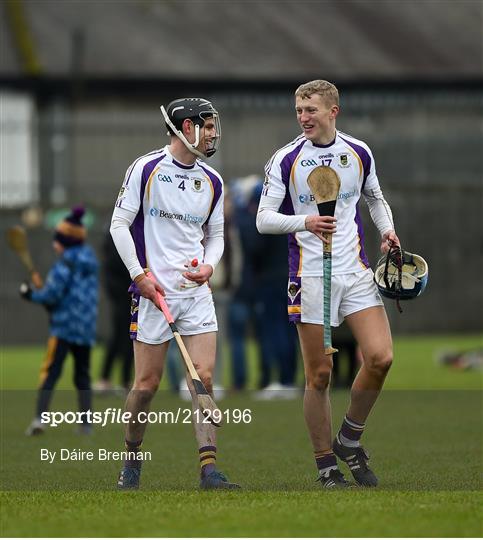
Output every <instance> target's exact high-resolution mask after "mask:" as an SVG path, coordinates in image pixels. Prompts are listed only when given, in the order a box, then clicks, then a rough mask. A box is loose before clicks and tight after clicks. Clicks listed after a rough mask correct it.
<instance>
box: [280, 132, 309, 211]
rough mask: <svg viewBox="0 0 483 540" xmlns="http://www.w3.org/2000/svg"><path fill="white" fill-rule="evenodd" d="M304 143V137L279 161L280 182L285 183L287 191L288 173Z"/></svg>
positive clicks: (288, 183)
mask: <svg viewBox="0 0 483 540" xmlns="http://www.w3.org/2000/svg"><path fill="white" fill-rule="evenodd" d="M305 143H306V140H305V139H304V140H303V141H302V142H301V143H300V144H298V145H297V146H296V147H295V148H294V149H293V150H292V151H290V152H289V153H288V154H286V155H285V156H284V158H283V159H282V161H281V162H280V170H281V171H282V182H283V183H284V184H285V187H286V188H287V193H288V189H289V185H290V173H291V172H292V166H293V164H294V162H295V160H296V159H297V156H298V155H299V153H300V150H301V149H302V146H303V145H304V144H305ZM291 215H293V206H292V214H291Z"/></svg>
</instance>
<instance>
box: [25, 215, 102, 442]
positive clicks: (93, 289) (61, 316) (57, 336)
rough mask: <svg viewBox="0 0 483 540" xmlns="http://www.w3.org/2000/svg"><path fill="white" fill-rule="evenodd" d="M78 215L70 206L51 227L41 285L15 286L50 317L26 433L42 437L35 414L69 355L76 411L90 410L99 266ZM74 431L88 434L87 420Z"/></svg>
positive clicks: (45, 401)
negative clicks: (50, 256)
mask: <svg viewBox="0 0 483 540" xmlns="http://www.w3.org/2000/svg"><path fill="white" fill-rule="evenodd" d="M83 215H84V209H83V208H80V207H77V208H73V209H72V212H71V214H70V215H68V216H67V217H66V218H65V219H64V220H63V221H61V222H60V223H59V224H58V225H57V227H56V230H55V235H54V241H53V248H54V251H55V252H56V253H57V255H58V256H59V259H58V261H57V262H56V263H55V264H54V266H53V267H52V268H51V270H50V272H49V273H48V275H47V279H46V282H45V285H44V287H43V288H41V289H32V288H31V286H30V284H29V283H22V285H21V286H20V294H21V296H22V297H23V298H25V299H26V300H30V301H32V302H35V303H37V304H42V305H44V306H45V307H46V308H47V310H48V311H49V313H50V325H49V334H50V336H49V341H48V345H47V354H46V357H45V361H44V363H43V365H42V368H41V372H40V388H39V394H38V400H37V410H36V416H35V418H34V420H33V421H32V423H31V424H30V426H29V427H28V429H27V431H26V434H27V435H39V434H41V433H43V431H44V429H45V427H46V424H43V423H42V422H41V420H40V419H41V414H42V412H44V411H47V410H48V409H49V404H50V401H51V398H52V392H53V389H54V387H55V385H56V383H57V380H58V379H59V377H60V375H61V372H62V366H63V364H64V360H65V358H66V356H67V354H68V353H69V352H71V353H72V356H73V357H74V364H75V369H74V384H75V386H76V388H77V390H78V393H79V408H80V410H81V411H88V410H90V409H91V399H92V395H91V381H90V374H89V365H90V354H91V348H92V346H93V344H94V341H95V334H96V320H97V305H98V267H99V265H98V262H97V259H96V256H95V254H94V251H93V250H92V248H91V247H90V246H88V245H86V244H85V243H84V242H85V239H86V228H85V227H84V225H83V224H82V217H83ZM80 427H81V431H82V432H85V433H88V432H90V427H91V426H90V425H89V423H88V422H87V421H85V422H84V423H83V424H82V425H81V426H80Z"/></svg>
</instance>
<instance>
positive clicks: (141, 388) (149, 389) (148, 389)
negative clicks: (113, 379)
mask: <svg viewBox="0 0 483 540" xmlns="http://www.w3.org/2000/svg"><path fill="white" fill-rule="evenodd" d="M159 381H160V378H159V377H158V376H156V375H152V376H149V377H142V378H140V379H137V380H136V381H134V384H133V388H132V389H133V390H136V391H138V392H145V393H146V394H148V395H149V394H154V393H155V392H156V390H157V389H158V386H159Z"/></svg>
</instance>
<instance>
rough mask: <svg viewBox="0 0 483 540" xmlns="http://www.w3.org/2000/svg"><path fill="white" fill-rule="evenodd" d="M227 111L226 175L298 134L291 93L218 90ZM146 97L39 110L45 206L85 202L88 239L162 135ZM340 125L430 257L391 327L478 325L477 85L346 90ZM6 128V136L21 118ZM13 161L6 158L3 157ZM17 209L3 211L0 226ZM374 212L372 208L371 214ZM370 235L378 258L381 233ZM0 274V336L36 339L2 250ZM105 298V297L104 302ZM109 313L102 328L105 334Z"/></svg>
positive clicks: (481, 124) (216, 162)
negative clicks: (419, 284) (423, 279)
mask: <svg viewBox="0 0 483 540" xmlns="http://www.w3.org/2000/svg"><path fill="white" fill-rule="evenodd" d="M211 98H212V99H213V101H214V103H215V104H216V106H217V108H218V110H219V111H220V114H221V117H222V126H223V136H222V146H221V150H220V152H219V153H218V154H217V155H216V156H215V158H214V159H213V160H212V165H213V166H214V167H215V168H217V169H218V170H219V171H220V172H221V173H222V175H223V176H224V178H225V181H226V182H227V183H228V184H229V182H230V180H232V179H233V178H236V177H241V176H246V175H248V174H253V173H258V174H262V171H263V166H264V164H265V162H266V161H267V160H268V158H269V157H270V156H271V154H272V153H273V152H274V150H276V149H277V148H279V147H280V146H282V145H284V144H286V143H287V142H288V141H290V140H291V139H293V138H294V137H295V136H296V135H297V134H298V126H297V124H296V121H295V115H294V111H293V100H292V97H291V96H290V95H286V94H283V95H282V94H274V93H271V94H250V93H244V94H239V95H237V94H223V95H221V94H219V95H217V94H214V95H212V96H211ZM163 102H164V100H163V99H162V97H161V98H160V101H159V102H154V101H149V102H144V103H143V104H142V105H139V104H137V103H134V102H132V101H130V102H127V101H121V100H119V99H113V100H105V99H104V100H102V101H97V102H96V101H92V102H89V103H83V104H82V105H78V106H76V107H75V108H69V107H68V106H67V105H66V104H63V103H62V102H55V103H52V104H50V105H48V106H45V107H43V108H41V109H40V110H39V111H38V117H37V120H36V122H35V123H34V124H33V125H30V126H27V129H32V130H33V132H34V133H35V135H36V137H37V141H38V156H39V168H40V200H39V203H40V206H41V207H42V208H43V209H44V210H47V209H49V208H52V207H58V206H64V207H66V206H69V205H71V204H74V203H77V202H83V203H84V204H86V205H87V206H88V207H89V208H91V209H92V211H93V212H94V214H95V216H96V222H95V223H94V225H93V228H92V230H91V233H90V238H91V241H92V242H93V244H94V245H95V247H96V248H98V247H99V245H100V241H101V238H102V234H103V230H104V229H105V226H106V223H107V222H108V219H109V215H110V212H111V209H112V206H113V204H114V201H115V198H116V195H117V192H118V191H119V188H120V186H121V183H122V180H123V177H124V173H125V170H126V169H127V167H128V166H129V164H130V163H131V162H132V161H133V160H134V159H135V158H136V157H138V156H139V155H142V154H144V153H146V152H148V151H150V150H152V149H154V148H159V147H162V146H163V145H164V144H166V143H167V141H168V139H167V137H166V136H165V129H164V125H163V122H162V120H161V114H160V112H159V105H160V104H161V103H163ZM341 109H342V111H341V114H340V116H339V121H338V127H339V129H341V130H342V131H345V132H348V133H350V134H352V135H353V136H355V137H357V138H360V139H362V140H364V141H365V142H367V143H368V144H369V146H370V147H371V149H372V150H373V153H374V156H375V160H376V165H377V171H378V176H379V179H380V181H381V185H382V187H383V190H384V192H385V195H386V198H387V199H388V201H389V203H390V204H391V207H392V209H393V213H394V217H395V222H396V225H397V229H398V234H399V236H400V238H401V239H402V241H403V243H404V245H405V247H407V249H408V250H410V251H413V252H417V253H420V254H421V255H423V256H424V257H425V258H426V259H427V261H428V263H429V266H430V279H429V286H428V289H427V292H426V293H425V295H424V296H423V297H421V298H420V299H418V300H416V301H414V302H412V303H410V304H407V305H406V307H405V313H404V314H403V315H401V316H400V315H399V314H396V313H395V309H393V306H389V308H388V312H389V314H390V318H391V322H392V325H393V329H394V331H395V332H452V331H454V332H464V331H478V330H481V329H482V327H483V324H482V322H483V321H482V317H483V288H482V287H481V285H480V280H481V272H482V264H481V263H482V256H483V254H482V251H483V240H482V227H481V216H482V194H483V190H482V184H483V148H482V141H483V138H482V135H483V95H482V93H481V92H477V91H475V90H468V91H464V90H458V91H456V90H455V91H443V90H442V91H434V92H428V91H425V92H421V91H419V92H417V91H413V92H411V91H400V92H398V91H391V92H389V91H387V92H377V93H369V92H363V91H351V92H348V93H346V94H344V95H343V96H342V100H341ZM9 126H10V127H8V126H2V136H8V130H9V129H17V130H18V129H20V128H19V126H14V127H12V125H11V124H9ZM4 157H5V158H6V159H9V156H4ZM19 219H20V214H19V211H18V210H10V211H2V218H1V222H2V228H3V229H4V228H5V227H6V226H7V225H8V224H11V223H13V222H15V221H18V220H19ZM366 220H367V216H366ZM368 228H369V229H370V228H372V231H373V234H371V233H369V232H368V234H367V235H366V237H367V242H368V245H367V248H368V252H369V254H370V256H371V260H372V261H373V262H375V260H376V259H377V244H378V242H377V232H376V230H375V229H374V228H373V227H372V225H370V224H368ZM50 234H51V233H50V231H48V230H47V229H46V228H45V227H42V226H41V227H39V228H37V229H35V230H32V231H31V235H32V238H33V239H34V241H33V242H32V244H33V245H32V248H33V252H34V258H36V259H37V260H39V262H40V266H41V269H43V270H45V269H47V268H48V265H49V263H50V262H51V261H52V260H53V257H52V256H51V255H50V253H49V250H48V247H47V246H48V245H49V241H50ZM4 262H5V264H4V267H3V270H2V274H3V277H2V283H1V292H0V296H1V303H2V322H1V326H2V341H3V342H27V341H33V342H38V341H39V340H41V339H43V338H44V335H45V332H44V330H45V323H43V322H41V315H39V314H36V315H34V317H38V319H35V321H36V322H38V324H35V325H30V324H29V328H31V330H30V331H29V335H28V336H26V335H25V333H24V332H23V331H22V329H21V326H20V325H19V324H18V319H19V318H20V319H23V318H28V317H30V316H31V314H32V312H33V310H32V309H31V308H30V307H29V308H28V310H27V307H26V306H24V305H23V304H21V303H20V302H19V301H18V299H17V292H16V289H17V285H18V282H19V280H20V277H22V272H21V271H20V267H19V265H18V264H17V262H16V261H15V260H13V257H12V256H11V255H10V254H7V255H6V256H5V258H4ZM104 309H105V308H104V307H103V310H104ZM105 330H106V320H105V317H102V320H101V324H100V333H101V334H105Z"/></svg>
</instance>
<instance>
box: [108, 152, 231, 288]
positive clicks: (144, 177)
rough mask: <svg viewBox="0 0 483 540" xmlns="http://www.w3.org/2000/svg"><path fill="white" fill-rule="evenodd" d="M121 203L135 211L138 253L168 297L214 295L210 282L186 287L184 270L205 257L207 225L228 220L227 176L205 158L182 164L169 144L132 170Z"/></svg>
mask: <svg viewBox="0 0 483 540" xmlns="http://www.w3.org/2000/svg"><path fill="white" fill-rule="evenodd" d="M116 207H118V208H123V209H125V210H128V211H130V212H134V213H136V218H135V219H134V221H133V223H132V225H131V234H132V237H133V239H134V243H135V246H136V254H137V257H138V259H139V262H140V264H141V266H143V267H144V268H146V267H148V268H150V270H151V271H152V272H153V274H154V275H155V277H156V279H157V280H158V281H159V283H160V284H161V286H162V287H163V288H164V289H165V291H166V295H167V296H180V297H183V296H185V297H188V296H189V297H193V296H199V295H203V294H206V293H209V289H208V285H207V284H204V285H202V286H201V287H196V288H184V287H183V283H186V282H185V280H184V278H183V277H182V276H181V274H182V273H183V272H186V271H187V268H185V265H186V264H187V262H188V261H191V260H192V259H195V258H196V259H198V261H200V264H201V263H202V262H203V260H204V247H203V244H202V240H203V238H204V230H203V228H204V226H205V225H207V224H208V223H209V224H210V225H219V224H221V225H222V224H223V180H222V178H221V177H220V175H219V174H218V173H217V172H216V171H215V170H214V169H212V168H211V167H209V166H208V165H206V164H205V163H203V162H202V161H200V160H196V162H195V163H194V164H193V165H184V164H182V163H179V162H178V161H176V159H175V158H174V157H173V156H172V154H171V153H170V152H169V150H168V147H167V146H165V147H164V148H163V149H161V150H155V151H154V152H151V153H149V154H146V155H145V156H142V157H140V158H139V159H137V160H136V161H135V162H134V163H133V164H132V165H131V166H130V167H129V168H128V170H127V172H126V177H125V179H124V183H123V186H122V188H121V191H120V193H119V196H118V199H117V202H116Z"/></svg>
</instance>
